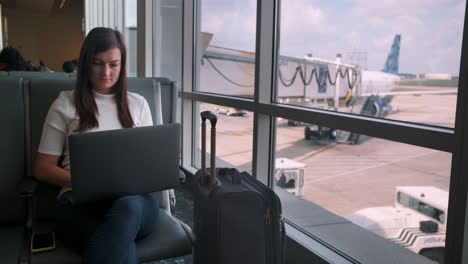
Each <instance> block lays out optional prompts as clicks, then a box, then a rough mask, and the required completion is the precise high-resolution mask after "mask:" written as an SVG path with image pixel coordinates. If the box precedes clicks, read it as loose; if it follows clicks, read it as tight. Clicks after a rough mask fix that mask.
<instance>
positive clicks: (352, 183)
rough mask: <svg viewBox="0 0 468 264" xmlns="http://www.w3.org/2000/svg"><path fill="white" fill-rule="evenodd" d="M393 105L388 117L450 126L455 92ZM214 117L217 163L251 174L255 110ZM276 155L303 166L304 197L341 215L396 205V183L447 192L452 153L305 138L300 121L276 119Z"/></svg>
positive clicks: (398, 99) (401, 98) (372, 141)
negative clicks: (297, 124)
mask: <svg viewBox="0 0 468 264" xmlns="http://www.w3.org/2000/svg"><path fill="white" fill-rule="evenodd" d="M391 105H392V111H391V112H390V114H389V115H388V116H387V117H386V118H389V119H395V120H401V121H409V122H417V123H424V124H429V125H435V126H444V127H451V128H453V127H454V123H455V110H456V109H455V108H456V95H454V94H449V95H446V94H445V95H428V94H424V95H419V96H414V95H398V96H395V97H394V98H393V100H392V102H391ZM200 108H201V111H204V110H211V111H213V112H215V113H216V108H217V106H215V105H209V104H202V105H201V107H200ZM217 115H218V125H217V148H216V151H217V158H218V160H221V163H219V165H221V166H223V165H224V166H226V165H230V166H234V167H236V168H239V169H240V170H246V171H249V172H250V171H251V170H252V169H251V168H252V162H251V161H252V141H253V114H252V113H251V112H248V113H247V115H246V116H226V115H222V114H217ZM208 142H209V141H208ZM208 150H209V148H208ZM276 157H277V158H289V159H293V160H295V161H298V162H301V163H303V164H305V165H306V167H305V173H304V175H305V178H304V197H303V198H304V199H306V200H309V201H312V202H314V203H315V204H317V205H319V206H321V207H323V208H325V209H327V210H329V211H331V212H333V213H335V214H338V215H341V216H346V215H349V214H351V213H353V212H355V211H357V210H360V209H364V208H367V207H375V206H391V205H394V203H395V189H396V187H397V186H435V187H437V188H440V189H442V190H445V191H448V190H449V181H450V169H451V159H452V155H451V153H447V152H442V151H436V150H432V149H427V148H422V147H418V146H413V145H408V144H403V143H398V142H393V141H388V140H383V139H379V138H370V137H367V136H362V137H361V138H360V142H359V143H358V144H356V145H351V144H343V143H336V142H335V141H333V140H328V139H322V140H319V139H315V138H312V139H311V140H305V139H304V126H303V125H300V126H295V127H294V126H288V125H287V121H286V120H282V119H278V122H277V138H276ZM224 162H226V163H227V164H223V163H224Z"/></svg>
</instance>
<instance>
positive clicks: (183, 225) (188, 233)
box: [172, 216, 195, 245]
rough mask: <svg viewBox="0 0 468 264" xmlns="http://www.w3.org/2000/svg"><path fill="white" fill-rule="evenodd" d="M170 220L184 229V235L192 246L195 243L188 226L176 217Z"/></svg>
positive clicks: (193, 235)
mask: <svg viewBox="0 0 468 264" xmlns="http://www.w3.org/2000/svg"><path fill="white" fill-rule="evenodd" d="M172 218H173V219H174V220H175V221H176V222H177V223H179V225H180V226H181V227H182V228H183V229H184V231H185V233H186V234H187V236H188V237H189V238H190V241H191V242H192V245H193V244H194V243H195V234H194V233H193V232H192V229H191V228H190V226H188V225H187V224H186V223H184V222H182V221H181V220H180V219H178V218H177V217H174V216H172Z"/></svg>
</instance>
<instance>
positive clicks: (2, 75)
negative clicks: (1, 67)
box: [0, 71, 8, 77]
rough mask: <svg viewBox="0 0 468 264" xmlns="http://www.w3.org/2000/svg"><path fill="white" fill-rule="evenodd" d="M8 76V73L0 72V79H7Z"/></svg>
mask: <svg viewBox="0 0 468 264" xmlns="http://www.w3.org/2000/svg"><path fill="white" fill-rule="evenodd" d="M6 76H8V72H6V71H0V77H6Z"/></svg>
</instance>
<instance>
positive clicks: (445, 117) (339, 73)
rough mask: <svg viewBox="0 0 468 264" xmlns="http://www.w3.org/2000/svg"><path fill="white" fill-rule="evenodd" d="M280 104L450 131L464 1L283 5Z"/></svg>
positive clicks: (298, 2) (294, 1) (293, 0)
mask: <svg viewBox="0 0 468 264" xmlns="http://www.w3.org/2000/svg"><path fill="white" fill-rule="evenodd" d="M280 8H281V12H280V14H281V15H280V19H279V21H280V41H279V57H278V66H277V86H276V87H277V90H276V102H279V103H284V104H293V105H301V106H306V107H312V108H319V109H327V110H334V111H339V112H349V113H354V114H360V115H366V116H373V117H379V118H387V119H393V120H401V121H409V122H416V123H423V124H428V125H434V126H443V127H450V128H453V127H454V124H455V121H454V120H455V107H456V98H457V88H458V76H459V67H460V57H461V43H462V35H463V21H464V15H465V1H461V0H455V1H418V2H414V1H406V2H401V3H400V2H398V4H395V3H394V2H393V1H391V2H385V3H380V2H372V1H346V2H340V3H339V4H337V3H330V1H324V0H320V1H314V2H313V3H312V2H310V1H304V0H291V1H281V7H280Z"/></svg>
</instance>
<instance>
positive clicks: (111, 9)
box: [107, 0, 117, 29]
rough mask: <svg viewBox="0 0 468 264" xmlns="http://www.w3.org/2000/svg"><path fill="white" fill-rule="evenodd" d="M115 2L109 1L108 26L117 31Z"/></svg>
mask: <svg viewBox="0 0 468 264" xmlns="http://www.w3.org/2000/svg"><path fill="white" fill-rule="evenodd" d="M114 4H115V2H114V0H109V1H108V9H109V11H108V17H107V24H108V25H109V27H110V28H113V29H116V28H117V27H116V25H115V20H114V16H115V14H114Z"/></svg>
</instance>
